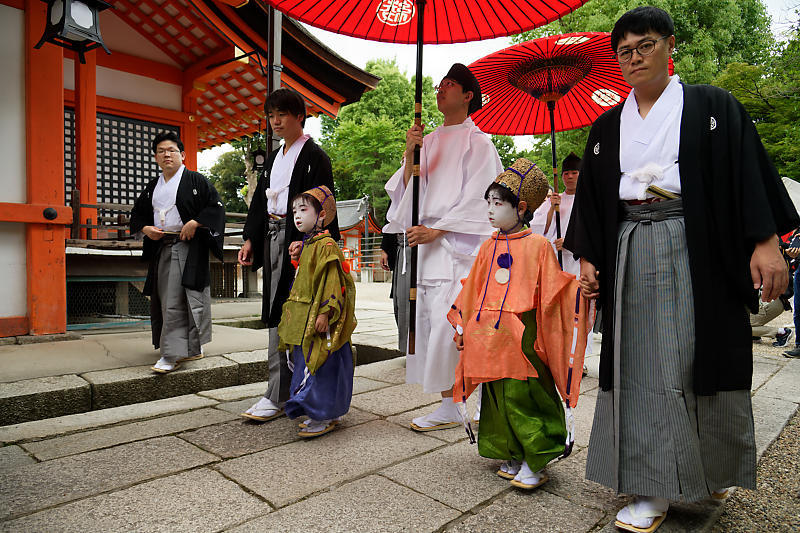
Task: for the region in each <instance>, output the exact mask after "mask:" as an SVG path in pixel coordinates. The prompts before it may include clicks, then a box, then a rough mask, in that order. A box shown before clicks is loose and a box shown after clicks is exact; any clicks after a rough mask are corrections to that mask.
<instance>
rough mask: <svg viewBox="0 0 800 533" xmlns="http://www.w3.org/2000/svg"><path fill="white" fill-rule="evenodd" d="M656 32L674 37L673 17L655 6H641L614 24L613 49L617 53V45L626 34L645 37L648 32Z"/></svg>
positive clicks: (612, 32)
mask: <svg viewBox="0 0 800 533" xmlns="http://www.w3.org/2000/svg"><path fill="white" fill-rule="evenodd" d="M650 30H652V31H654V32H656V33H658V34H660V35H673V34H674V33H675V24H673V22H672V17H670V16H669V13H667V12H666V11H664V10H663V9H660V8H657V7H653V6H640V7H636V8H634V9H631V10H630V11H628V12H627V13H625V14H624V15H622V16H621V17H620V18H619V20H617V22H616V23H615V24H614V29H613V30H611V49H612V50H613V51H614V52H616V51H617V44H619V41H620V39H622V38H623V37H625V34H626V33H635V34H637V35H644V34H645V33H647V32H648V31H650Z"/></svg>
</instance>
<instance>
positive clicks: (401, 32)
mask: <svg viewBox="0 0 800 533" xmlns="http://www.w3.org/2000/svg"><path fill="white" fill-rule="evenodd" d="M265 1H266V2H267V3H269V4H271V5H272V6H274V7H275V8H276V9H278V10H279V11H281V12H283V13H285V14H287V15H289V16H290V17H292V18H295V19H297V20H300V21H302V22H305V23H307V24H310V25H311V26H315V27H317V28H322V29H324V30H328V31H332V32H335V33H341V34H344V35H350V36H352V37H360V38H363V39H368V40H373V41H384V42H391V43H407V44H412V43H416V45H417V65H416V66H417V68H416V86H415V104H414V123H415V124H416V125H417V126H419V125H421V122H422V45H423V44H448V43H459V42H467V41H479V40H482V39H489V38H492V37H503V36H506V35H511V34H516V33H521V32H523V31H528V30H531V29H533V28H536V27H539V26H542V25H544V24H547V23H549V22H552V21H554V20H556V19H558V18H560V17H562V16H564V15H566V14H567V13H570V12H572V11H574V10H575V9H576V8H578V7H580V6H582V5H583V4H584V3H586V1H587V0H265ZM419 162H420V159H419V147H417V148H415V150H414V159H413V167H412V168H413V171H412V195H413V200H414V201H413V207H412V212H411V223H412V225H414V226H417V225H419ZM417 254H418V251H417V247H414V248H412V249H411V269H410V270H411V272H410V276H411V290H410V294H409V300H410V305H409V312H410V317H409V318H410V320H409V335H408V337H409V339H408V347H409V350H408V351H409V353H414V351H415V346H414V344H415V342H414V340H415V330H416V298H417V297H416V291H417V288H416V285H417Z"/></svg>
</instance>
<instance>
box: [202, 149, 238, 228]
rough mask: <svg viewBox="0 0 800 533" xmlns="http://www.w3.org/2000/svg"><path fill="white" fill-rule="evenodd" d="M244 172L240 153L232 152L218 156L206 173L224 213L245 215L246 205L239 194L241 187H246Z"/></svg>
mask: <svg viewBox="0 0 800 533" xmlns="http://www.w3.org/2000/svg"><path fill="white" fill-rule="evenodd" d="M245 170H246V169H245V163H244V157H243V155H242V152H241V151H239V150H233V151H230V152H225V153H224V154H222V155H221V156H219V157H218V158H217V161H216V162H215V163H214V165H213V166H212V167H211V168H210V169H209V171H208V180H209V181H210V182H211V183H212V184H213V185H214V187H215V188H216V189H217V192H218V193H219V196H220V199H221V200H222V203H223V204H225V211H228V212H232V213H247V204H245V202H244V198H243V197H242V195H241V194H240V191H241V189H242V187H244V186H245V185H247V179H246V178H245Z"/></svg>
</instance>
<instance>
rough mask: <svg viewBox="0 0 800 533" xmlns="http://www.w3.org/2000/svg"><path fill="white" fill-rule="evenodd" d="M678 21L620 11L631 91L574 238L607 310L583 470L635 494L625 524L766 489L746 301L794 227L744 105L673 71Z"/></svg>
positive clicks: (604, 144) (777, 267) (590, 284)
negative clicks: (684, 504)
mask: <svg viewBox="0 0 800 533" xmlns="http://www.w3.org/2000/svg"><path fill="white" fill-rule="evenodd" d="M673 34H674V27H673V22H672V19H671V18H670V16H669V15H668V14H667V13H666V12H665V11H663V10H661V9H657V8H654V7H639V8H636V9H633V10H631V11H628V12H627V13H625V14H624V15H623V16H622V17H621V18H620V19H619V20H618V21H617V23H616V24H615V26H614V30H613V32H612V34H611V46H612V49H613V52H614V53H615V54H616V57H617V59H618V61H619V64H620V68H621V69H622V74H623V76H624V77H625V80H626V81H627V82H628V83H629V84H630V85H631V86H632V87H633V91H632V92H631V94H630V95H629V96H628V98H627V99H626V101H625V103H624V104H623V105H620V106H617V107H616V108H614V109H612V110H609V111H608V112H606V113H605V114H604V115H602V116H601V117H600V118H598V119H597V121H595V123H594V126H593V127H592V129H591V132H590V133H589V139H588V142H587V145H586V150H585V153H584V156H583V165H582V167H581V178H580V181H579V182H578V190H577V194H576V199H575V209H574V212H573V214H572V219H571V220H570V225H569V228H568V230H567V235H566V239H565V241H564V246H565V247H566V248H568V249H569V250H572V252H573V254H574V255H575V256H576V257H579V258H580V261H581V276H580V284H581V289H582V290H583V291H584V293H585V295H586V296H587V297H589V298H598V299H599V302H600V305H601V306H602V308H603V349H602V354H601V356H600V387H601V390H600V391H599V393H598V397H597V405H596V410H595V416H594V424H593V426H592V434H591V438H590V441H589V451H588V456H587V463H586V477H587V478H588V479H591V480H593V481H597V482H599V483H602V484H603V485H606V486H608V487H611V488H613V489H615V490H617V491H619V492H623V493H628V494H633V495H636V498H634V499H633V500H632V502H631V503H630V504H628V505H627V506H625V507H624V508H623V509H622V510H621V511H620V512H619V513H618V514H617V521H616V525H617V527H619V528H621V529H624V530H628V531H653V530H655V529H656V528H657V527H658V526H659V525H660V524H661V522H662V521H663V519H664V517H665V516H666V512H667V509H668V507H669V501H670V500H680V499H682V500H684V501H695V500H700V499H703V498H707V497H709V496H714V497H717V498H724V497H725V496H726V495H727V488H728V487H732V486H741V487H746V488H750V489H754V488H755V487H756V457H755V451H756V447H755V441H754V440H755V439H754V432H753V413H752V406H751V402H750V386H751V381H752V372H753V359H752V357H753V355H752V342H751V333H750V324H749V322H748V313H747V308H748V307H749V308H750V309H751V310H757V309H758V301H757V300H758V289H759V288H761V289H762V298H763V300H764V301H769V300H773V299H775V298H777V297H778V296H779V295H780V294H781V293H782V292H783V291H784V289H785V288H786V285H787V282H788V275H787V271H786V263H785V262H784V261H783V259H782V258H781V254H780V251H779V249H778V238H777V235H776V234H777V233H781V234H783V233H786V232H787V231H789V230H791V229H792V228H794V227H797V225H798V216H797V213H796V212H795V209H794V207H793V206H792V203H791V201H790V199H789V196H788V194H787V193H786V190H785V189H784V186H783V184H782V183H781V181H780V179H779V178H778V175H777V173H776V171H775V168H774V167H773V165H772V163H771V162H770V160H769V158H768V157H767V154H766V152H765V151H764V147H763V146H762V144H761V141H760V139H759V137H758V134H757V133H756V129H755V127H754V126H753V123H752V121H751V120H750V117H748V115H747V113H746V112H745V111H744V109H743V108H742V106H741V104H739V102H737V101H736V99H735V98H733V97H732V96H731V95H730V94H729V93H728V92H726V91H723V90H721V89H718V88H715V87H710V86H693V85H683V84H681V83H680V80H679V79H678V76H672V77H670V76H669V73H668V61H669V57H670V55H671V54H672V52H673V50H674V48H675V36H674V35H673ZM709 317H713V319H714V321H715V324H718V325H719V326H721V328H709V327H707V324H703V323H700V321H701V320H706V321H707V320H709ZM719 329H722V330H723V331H724V332H725V333H724V334H723V335H718V334H716V333H715V332H716V331H718V330H719Z"/></svg>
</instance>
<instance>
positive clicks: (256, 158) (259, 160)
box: [253, 149, 267, 172]
mask: <svg viewBox="0 0 800 533" xmlns="http://www.w3.org/2000/svg"><path fill="white" fill-rule="evenodd" d="M266 165H267V152H266V151H265V150H261V149H258V150H253V170H255V171H256V172H262V171H263V170H264V168H265V167H266Z"/></svg>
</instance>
